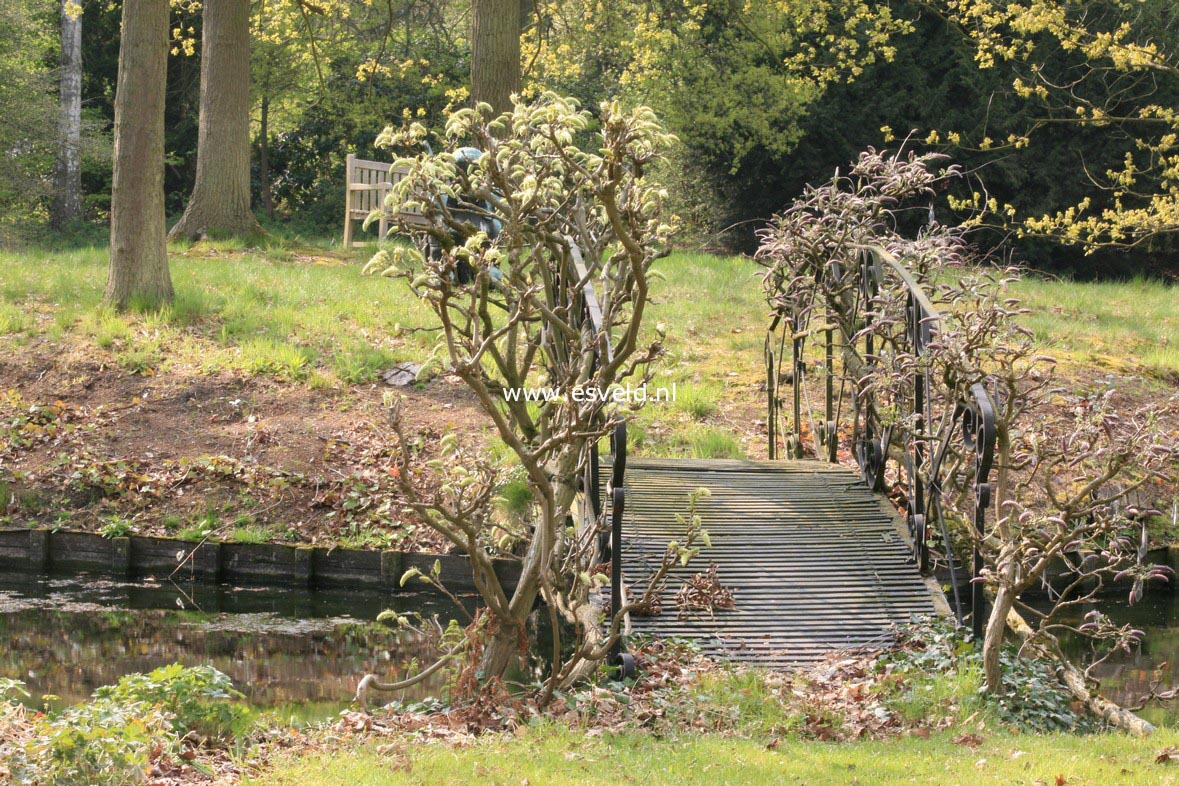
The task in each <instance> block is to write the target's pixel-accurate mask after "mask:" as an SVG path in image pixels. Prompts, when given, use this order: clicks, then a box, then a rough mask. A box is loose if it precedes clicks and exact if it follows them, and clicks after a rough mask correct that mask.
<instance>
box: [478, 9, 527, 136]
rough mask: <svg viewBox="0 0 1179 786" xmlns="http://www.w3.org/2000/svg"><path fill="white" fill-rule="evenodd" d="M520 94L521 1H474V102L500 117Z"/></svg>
mask: <svg viewBox="0 0 1179 786" xmlns="http://www.w3.org/2000/svg"><path fill="white" fill-rule="evenodd" d="M519 91H520V0H474V4H473V8H472V13H471V101H472V102H473V103H476V104H478V103H479V102H481V101H483V102H486V103H488V104H491V108H492V109H493V110H495V112H496V113H497V114H499V113H501V112H506V111H508V110H509V109H511V108H512V93H518V92H519Z"/></svg>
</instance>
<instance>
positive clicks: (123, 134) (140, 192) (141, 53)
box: [103, 0, 172, 308]
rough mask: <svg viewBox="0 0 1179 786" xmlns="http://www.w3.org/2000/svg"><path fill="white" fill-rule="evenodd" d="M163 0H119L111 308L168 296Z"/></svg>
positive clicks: (160, 300) (149, 304) (166, 8)
mask: <svg viewBox="0 0 1179 786" xmlns="http://www.w3.org/2000/svg"><path fill="white" fill-rule="evenodd" d="M168 12H169V6H168V0H124V2H123V32H122V43H121V44H120V46H119V76H118V82H117V85H116V90H115V157H114V158H115V161H114V181H113V185H112V188H111V242H110V270H109V274H108V276H107V282H106V292H105V294H104V296H103V297H104V299H105V300H106V301H107V302H108V303H110V304H112V305H114V306H115V307H117V308H127V307H129V306H131V305H136V306H146V307H154V306H157V305H160V304H161V303H165V302H169V301H171V300H172V278H171V276H170V275H169V273H168V254H167V248H166V246H165V240H164V229H165V227H164V92H165V87H166V85H165V82H166V79H165V76H166V73H167V70H166V69H167V67H168Z"/></svg>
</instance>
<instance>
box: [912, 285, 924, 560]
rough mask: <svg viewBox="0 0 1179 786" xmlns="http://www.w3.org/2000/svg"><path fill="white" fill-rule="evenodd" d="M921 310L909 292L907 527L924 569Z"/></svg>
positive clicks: (922, 325)
mask: <svg viewBox="0 0 1179 786" xmlns="http://www.w3.org/2000/svg"><path fill="white" fill-rule="evenodd" d="M924 317H925V314H924V313H923V311H922V309H921V305H920V304H919V303H918V302H917V297H916V295H915V294H914V293H912V292H910V293H909V330H910V340H911V341H912V343H913V356H914V358H915V359H916V367H915V369H914V372H913V434H914V437H913V448H912V449H913V467H912V472H913V477H912V478H911V481H912V485H913V499H912V500H911V501H910V502H911V504H910V506H909V507H910V509H909V527H910V530H911V532H910V534H911V535H912V536H913V555H914V557H916V560H917V568H918V570H921V571H924V570H925V568H926V563H927V561H928V543H927V542H926V534H925V483H924V482H923V481H922V480H921V467H922V464H923V463H924V460H925V445H924V443H923V442H922V436H921V435H922V434H923V433H924V432H925V393H926V391H925V371H924V368H923V367H922V358H923V356H924V355H925V329H926V325H925V319H924Z"/></svg>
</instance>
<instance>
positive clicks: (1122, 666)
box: [1061, 589, 1179, 726]
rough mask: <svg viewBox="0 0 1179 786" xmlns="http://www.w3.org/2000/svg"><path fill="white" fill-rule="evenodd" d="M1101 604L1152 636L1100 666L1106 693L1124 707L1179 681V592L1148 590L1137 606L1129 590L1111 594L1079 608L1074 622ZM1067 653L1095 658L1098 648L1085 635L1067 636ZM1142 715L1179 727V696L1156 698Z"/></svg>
mask: <svg viewBox="0 0 1179 786" xmlns="http://www.w3.org/2000/svg"><path fill="white" fill-rule="evenodd" d="M1092 609H1098V610H1100V611H1103V612H1105V613H1106V614H1108V615H1109V617H1110V619H1112V620H1113V621H1114V622H1116V623H1119V624H1129V625H1133V626H1134V627H1136V628H1138V629H1139V630H1141V631H1143V632H1144V633H1145V634H1146V636H1145V638H1144V640H1143V642H1142V644H1141V646H1139V647H1137V648H1135V650H1134V651H1133V652H1130V653H1118V654H1116V655H1115V656H1113V657H1112V658H1110V659H1109V660H1107V661H1106V662H1105V663H1103V664H1101V665H1100V666H1098V667H1097V668H1096V669H1095V670H1094V676H1095V677H1097V678H1098V679H1100V680H1101V694H1102V695H1103V696H1105V697H1106V698H1109V699H1111V700H1113V701H1116V702H1117V703H1118V704H1121V705H1123V706H1125V705H1127V704H1137V703H1138V702H1139V701H1140V700H1141V698H1142V697H1144V696H1146V695H1149V693H1150V686H1151V684H1152V683H1153V682H1155V681H1157V682H1158V684H1159V686H1160V688H1161V689H1165V688H1167V687H1170V686H1179V592H1175V591H1170V590H1166V589H1160V590H1155V591H1153V592H1148V593H1147V594H1146V596H1145V597H1144V598H1143V599H1142V600H1140V601H1138V602H1137V603H1136V604H1134V605H1133V606H1131V605H1129V604H1128V603H1127V600H1126V594H1125V593H1118V594H1110V595H1108V596H1105V597H1103V598H1102V599H1101V600H1100V601H1099V602H1098V603H1097V604H1095V605H1092V606H1089V607H1087V608H1084V609H1078V610H1077V611H1076V612H1075V613H1074V614H1073V616H1072V618H1071V621H1072V622H1073V623H1074V624H1079V622H1080V621H1081V620H1082V618H1083V617H1084V615H1085V614H1086V613H1087V612H1088V611H1090V610H1092ZM1061 643H1062V645H1063V646H1064V649H1065V651H1066V653H1067V654H1068V655H1070V656H1072V657H1073V658H1075V659H1076V660H1077V661H1078V662H1084V661H1086V660H1088V661H1089V662H1092V658H1093V652H1092V649H1091V648H1090V647H1089V645H1088V644H1087V642H1085V641H1084V640H1083V639H1081V638H1079V637H1077V638H1071V639H1062V641H1061ZM1139 714H1140V715H1141V716H1142V717H1144V718H1145V719H1146V720H1149V721H1150V722H1151V723H1155V724H1158V725H1165V726H1179V701H1177V700H1172V701H1169V702H1165V703H1164V702H1154V703H1152V704H1150V705H1148V706H1146V707H1145V708H1143V709H1142V711H1141V712H1139Z"/></svg>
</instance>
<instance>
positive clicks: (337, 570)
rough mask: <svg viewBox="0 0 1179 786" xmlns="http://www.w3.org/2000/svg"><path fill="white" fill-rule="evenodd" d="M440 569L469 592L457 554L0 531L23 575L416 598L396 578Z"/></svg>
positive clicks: (471, 586) (508, 568) (502, 573)
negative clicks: (146, 579) (189, 582)
mask: <svg viewBox="0 0 1179 786" xmlns="http://www.w3.org/2000/svg"><path fill="white" fill-rule="evenodd" d="M435 561H437V562H439V563H440V565H441V569H442V571H441V575H442V580H443V583H444V585H445V586H446V587H447V589H449V590H450V591H452V592H457V593H465V592H474V591H475V583H474V579H473V578H472V576H471V567H470V563H469V562H468V561H467V558H466V557H465V556H463V555H461V554H441V555H440V554H422V553H416V552H401V551H371V550H364V549H343V548H323V547H318V546H315V547H312V546H284V545H279V544H272V543H258V544H252V543H216V542H205V543H199V544H198V543H193V542H191V541H183V540H174V539H171V538H149V537H141V536H139V535H131V536H129V537H123V538H105V537H103V536H101V535H96V534H92V533H86V532H54V531H51V530H46V529H10V530H0V570H5V571H17V572H24V573H49V572H83V571H85V572H93V573H101V574H103V575H108V576H120V577H128V578H137V577H143V576H154V577H156V578H157V579H161V580H162V579H166V578H168V577H169V576H171V577H172V578H173V579H174V580H185V581H187V580H196V581H202V582H225V583H230V584H236V585H240V586H272V585H276V584H277V585H283V586H292V587H336V588H345V589H346V588H351V587H356V588H367V589H385V590H388V591H390V592H400V591H405V592H410V591H420V590H421V589H423V587H424V586H425V585H423V584H422V583H421V582H417V581H411V582H409V583H408V584H407V585H406V586H405V587H404V588H402V587H401V576H402V574H404V573H405V571H406V570H408V569H410V568H413V567H416V568H419V569H420V570H421V571H422V572H423V573H428V572H429V571H430V569H431V568H432V567H433V565H434V563H435ZM496 573H497V574H498V575H499V577H500V579H501V581H503V582H504V583H505V585H506V587H507V588H509V589H510V588H511V587H512V586H513V585H514V584H515V581H516V578H517V577H518V575H519V566H518V565H516V564H515V563H513V562H507V561H503V562H499V563H497V566H496Z"/></svg>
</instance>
